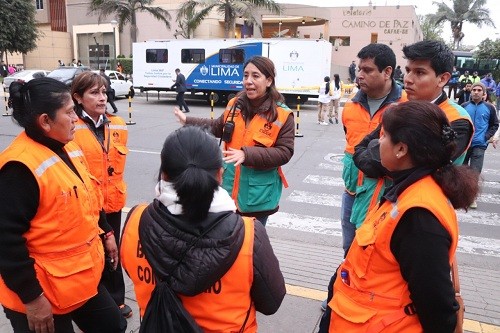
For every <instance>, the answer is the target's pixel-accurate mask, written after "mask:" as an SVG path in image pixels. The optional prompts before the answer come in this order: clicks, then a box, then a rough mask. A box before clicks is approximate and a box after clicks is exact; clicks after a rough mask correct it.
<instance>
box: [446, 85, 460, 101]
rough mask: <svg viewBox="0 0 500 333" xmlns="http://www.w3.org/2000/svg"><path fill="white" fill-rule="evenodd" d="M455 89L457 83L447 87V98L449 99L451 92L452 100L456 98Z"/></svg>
mask: <svg viewBox="0 0 500 333" xmlns="http://www.w3.org/2000/svg"><path fill="white" fill-rule="evenodd" d="M457 88H458V83H456V84H453V83H452V84H450V85H448V98H451V92H452V91H453V98H457Z"/></svg>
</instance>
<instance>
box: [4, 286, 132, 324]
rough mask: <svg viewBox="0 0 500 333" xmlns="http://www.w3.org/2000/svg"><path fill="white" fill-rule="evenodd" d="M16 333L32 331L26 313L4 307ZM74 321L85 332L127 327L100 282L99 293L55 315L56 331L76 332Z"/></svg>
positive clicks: (125, 321)
mask: <svg viewBox="0 0 500 333" xmlns="http://www.w3.org/2000/svg"><path fill="white" fill-rule="evenodd" d="M4 312H5V315H6V317H7V318H8V319H9V320H10V323H11V325H12V328H13V329H14V333H31V332H32V331H30V329H29V326H28V319H27V317H26V314H24V313H21V312H17V311H12V310H10V309H7V308H4ZM71 321H74V322H75V323H76V325H77V326H78V328H80V329H81V330H82V331H83V332H89V333H90V332H109V333H123V332H125V330H126V329H127V320H126V319H125V318H123V316H122V314H121V312H120V309H119V308H118V306H116V304H115V302H114V301H113V299H112V298H111V296H110V295H109V293H108V291H107V290H106V288H104V286H103V285H101V284H99V287H98V293H97V295H95V296H94V297H92V298H91V299H89V300H88V301H87V302H86V303H85V304H84V305H82V306H81V307H79V308H78V309H76V310H74V311H72V312H70V313H67V314H64V315H54V325H55V331H56V333H74V330H73V324H72V322H71Z"/></svg>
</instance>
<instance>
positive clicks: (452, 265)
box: [451, 256, 460, 295]
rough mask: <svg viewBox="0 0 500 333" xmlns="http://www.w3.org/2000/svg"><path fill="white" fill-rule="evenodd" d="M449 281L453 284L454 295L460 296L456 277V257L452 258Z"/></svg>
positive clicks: (458, 280)
mask: <svg viewBox="0 0 500 333" xmlns="http://www.w3.org/2000/svg"><path fill="white" fill-rule="evenodd" d="M451 281H452V283H453V289H455V295H460V279H459V276H458V265H457V257H456V256H455V257H453V261H452V263H451Z"/></svg>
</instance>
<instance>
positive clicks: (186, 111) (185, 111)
mask: <svg viewBox="0 0 500 333" xmlns="http://www.w3.org/2000/svg"><path fill="white" fill-rule="evenodd" d="M181 111H182V112H184V113H188V112H189V110H181Z"/></svg>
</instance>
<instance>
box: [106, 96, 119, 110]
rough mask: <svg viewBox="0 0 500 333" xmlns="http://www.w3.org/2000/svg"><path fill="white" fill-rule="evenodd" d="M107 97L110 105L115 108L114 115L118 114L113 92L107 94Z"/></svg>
mask: <svg viewBox="0 0 500 333" xmlns="http://www.w3.org/2000/svg"><path fill="white" fill-rule="evenodd" d="M106 96H107V97H108V103H109V104H110V105H111V107H112V108H113V113H117V112H118V108H117V107H116V105H115V101H114V100H113V97H114V96H113V92H111V91H108V92H106Z"/></svg>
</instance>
